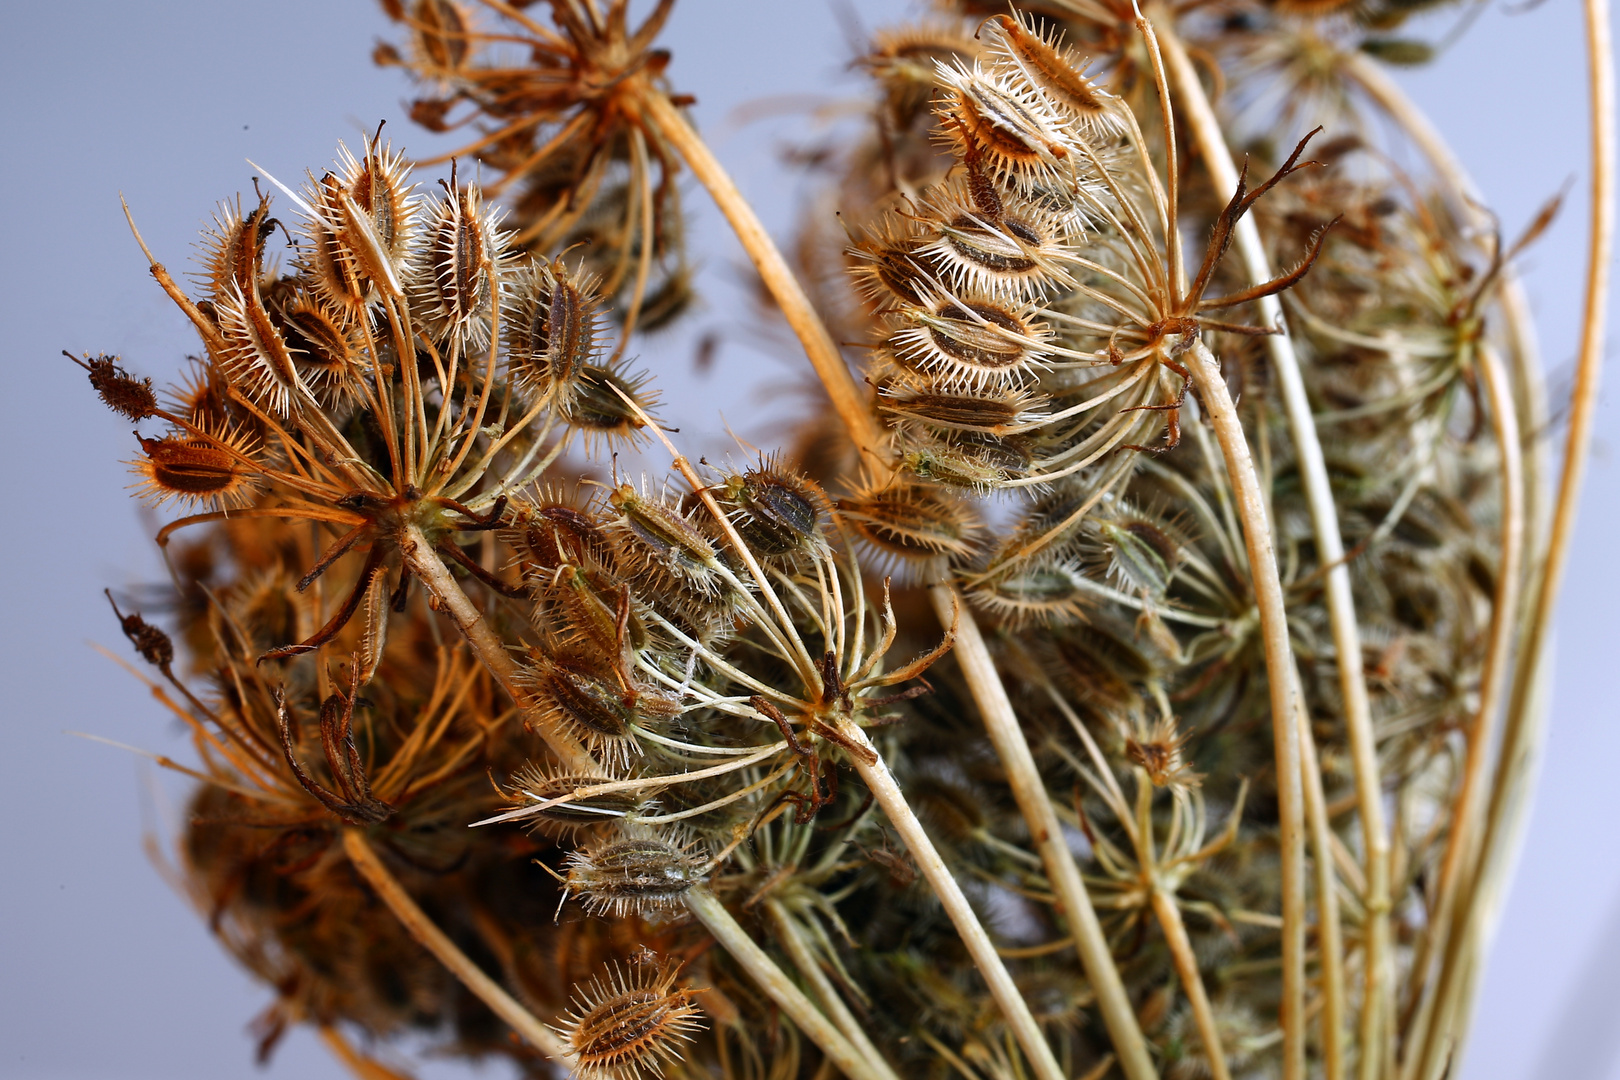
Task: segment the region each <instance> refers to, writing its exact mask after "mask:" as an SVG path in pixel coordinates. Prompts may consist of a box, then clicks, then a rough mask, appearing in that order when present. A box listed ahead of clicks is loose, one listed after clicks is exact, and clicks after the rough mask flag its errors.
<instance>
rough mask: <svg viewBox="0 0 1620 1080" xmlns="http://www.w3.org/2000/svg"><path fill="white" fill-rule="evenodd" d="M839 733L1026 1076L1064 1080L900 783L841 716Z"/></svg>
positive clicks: (860, 732) (863, 735) (1025, 1004)
mask: <svg viewBox="0 0 1620 1080" xmlns="http://www.w3.org/2000/svg"><path fill="white" fill-rule="evenodd" d="M839 734H840V735H842V736H843V737H844V738H845V739H848V740H849V741H850V742H853V743H854V744H855V745H857V746H859V747H861V748H863V749H864V750H866V751H868V752H869V753H870V755H871V756H870V758H868V757H866V756H864V755H861V754H851V755H850V758H851V760H852V762H853V764H854V766H855V770H856V771H857V772H858V773H860V776H861V779H862V780H863V781H865V782H866V788H867V790H868V791H870V792H871V793H872V795H873V798H874V799H875V800H876V801H877V804H878V806H879V807H880V808H881V809H882V810H883V812H884V813H885V814H886V815H888V818H889V823H890V824H891V825H893V826H894V831H895V832H897V833H899V834H900V839H901V840H902V841H903V842H904V843H905V845H906V848H907V849H908V850H909V851H910V852H911V857H912V858H913V859H914V860H915V861H916V863H917V869H919V870H920V871H922V875H923V877H924V878H926V879H927V880H928V884H929V885H931V886H933V889H934V895H936V896H937V897H939V902H940V906H941V907H943V908H944V909H945V914H946V915H947V916H948V917H949V918H950V920H951V923H952V924H953V925H954V926H955V927H956V932H957V934H958V935H960V936H961V938H962V944H963V945H965V946H967V950H968V955H970V956H971V957H972V958H973V963H974V966H975V967H977V968H978V969H979V973H980V974H981V975H983V976H984V981H985V983H986V984H987V986H988V988H989V990H990V996H991V997H992V998H994V999H995V1002H996V1004H997V1005H999V1006H1000V1007H1001V1014H1002V1017H1003V1018H1004V1019H1005V1020H1006V1022H1007V1026H1008V1028H1010V1029H1011V1030H1012V1033H1013V1037H1014V1038H1016V1039H1017V1040H1018V1045H1019V1046H1021V1047H1023V1050H1024V1056H1025V1057H1026V1058H1028V1060H1029V1065H1030V1071H1031V1073H1032V1074H1033V1075H1035V1076H1037V1077H1040V1078H1041V1080H1063V1069H1062V1067H1061V1066H1059V1065H1058V1062H1057V1058H1056V1057H1054V1056H1053V1054H1052V1047H1051V1046H1050V1045H1049V1044H1048V1043H1047V1041H1046V1038H1045V1036H1043V1035H1042V1034H1041V1029H1040V1025H1039V1024H1037V1023H1036V1022H1035V1017H1034V1016H1033V1015H1032V1014H1031V1013H1030V1011H1029V1003H1028V1002H1026V1001H1025V1000H1024V997H1023V995H1022V994H1020V993H1019V992H1018V986H1017V984H1016V983H1014V982H1013V979H1012V976H1011V975H1010V974H1008V972H1007V967H1006V965H1005V964H1003V963H1002V960H1001V955H1000V954H999V953H997V952H996V946H995V943H994V942H992V941H991V940H990V935H989V934H988V933H986V932H985V929H984V926H983V924H981V923H980V922H979V917H978V916H977V915H976V914H974V911H973V907H972V905H971V904H969V903H968V899H967V896H966V894H964V893H963V892H962V886H960V885H958V884H957V882H956V878H954V877H952V876H951V871H950V868H949V867H947V866H946V865H945V860H944V859H943V858H941V857H940V854H939V849H937V848H936V847H934V842H933V841H932V840H930V839H929V838H928V833H927V832H925V831H924V830H923V827H922V822H920V821H918V820H917V815H916V814H915V813H914V812H913V811H912V809H911V804H910V803H908V802H906V796H905V792H903V791H901V790H900V785H899V784H898V783H897V782H896V781H895V779H894V774H893V773H891V772H890V771H889V766H888V765H887V764H886V763H885V762H884V760H883V758H882V756H881V755H880V754H879V753H878V752H877V748H876V747H874V746H873V745H872V742H871V740H870V739H868V738H867V736H866V732H865V731H863V730H861V728H860V727H858V726H857V725H855V724H852V723H850V722H849V721H848V720H847V719H845V718H840V726H839Z"/></svg>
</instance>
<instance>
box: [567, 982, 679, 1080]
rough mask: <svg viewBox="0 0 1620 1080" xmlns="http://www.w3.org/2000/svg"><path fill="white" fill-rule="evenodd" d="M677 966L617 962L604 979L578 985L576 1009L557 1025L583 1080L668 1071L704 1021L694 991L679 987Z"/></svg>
mask: <svg viewBox="0 0 1620 1080" xmlns="http://www.w3.org/2000/svg"><path fill="white" fill-rule="evenodd" d="M677 974H678V969H677V968H675V967H674V966H673V965H671V966H669V967H665V968H663V969H661V970H660V969H658V968H655V967H653V966H651V965H638V969H636V970H634V971H632V973H631V974H630V975H628V976H627V975H626V974H625V973H624V971H623V970H622V969H621V968H620V967H619V966H618V965H617V964H614V965H613V969H612V974H611V975H610V976H609V977H608V982H607V983H606V984H604V983H603V982H602V981H601V979H599V978H593V979H592V980H591V984H590V986H589V987H588V988H586V989H584V990H578V989H576V991H575V995H574V1002H573V1010H572V1011H571V1012H569V1013H568V1014H567V1017H566V1019H565V1021H564V1022H563V1024H562V1026H561V1027H559V1028H558V1029H557V1034H559V1035H561V1036H562V1037H563V1038H564V1039H565V1040H566V1041H567V1043H568V1046H569V1049H570V1050H572V1051H573V1056H574V1075H576V1076H578V1077H579V1078H580V1080H643V1077H645V1076H648V1075H651V1076H653V1077H661V1076H663V1075H664V1068H663V1067H664V1064H665V1062H668V1063H670V1064H676V1063H678V1062H679V1061H680V1048H679V1044H681V1043H684V1042H690V1041H691V1039H692V1034H691V1033H692V1032H693V1031H695V1030H698V1029H699V1028H700V1027H701V1026H702V1025H701V1024H700V1023H699V1020H698V1015H699V1014H698V1010H697V1008H696V1007H695V1006H694V1005H693V1004H692V997H693V991H691V990H677V989H675V979H676V976H677Z"/></svg>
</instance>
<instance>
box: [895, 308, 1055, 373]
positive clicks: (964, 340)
mask: <svg viewBox="0 0 1620 1080" xmlns="http://www.w3.org/2000/svg"><path fill="white" fill-rule="evenodd" d="M897 321H898V322H899V323H900V324H901V326H902V329H899V330H896V331H895V332H894V333H893V334H891V335H890V336H889V340H888V342H887V346H888V352H889V354H890V355H892V357H893V358H894V361H895V363H896V364H898V365H899V366H901V367H903V368H905V369H906V370H908V371H914V372H918V373H921V374H926V375H930V376H932V377H933V378H934V379H936V380H937V383H938V385H939V386H941V387H942V388H945V389H949V390H958V389H962V388H968V389H973V390H980V389H983V388H984V387H987V386H995V387H1017V386H1020V385H1022V384H1023V383H1024V381H1025V380H1026V379H1028V378H1029V377H1030V376H1031V374H1032V373H1033V372H1034V371H1036V370H1037V369H1039V368H1040V367H1041V366H1042V362H1043V356H1042V352H1041V349H1042V347H1043V345H1044V344H1045V342H1046V339H1047V337H1048V336H1049V334H1048V330H1047V327H1046V324H1045V323H1041V322H1036V321H1034V319H1033V316H1032V315H1031V314H1030V313H1029V312H1028V311H1026V310H1024V309H1022V308H1020V307H1017V306H1014V305H1009V304H1004V303H999V302H996V301H993V300H989V299H988V298H987V299H983V300H976V301H958V300H957V299H955V298H954V297H941V298H939V299H936V300H934V301H933V302H932V303H931V304H928V305H925V306H921V307H907V308H904V309H902V310H901V311H900V312H899V314H898V316H897Z"/></svg>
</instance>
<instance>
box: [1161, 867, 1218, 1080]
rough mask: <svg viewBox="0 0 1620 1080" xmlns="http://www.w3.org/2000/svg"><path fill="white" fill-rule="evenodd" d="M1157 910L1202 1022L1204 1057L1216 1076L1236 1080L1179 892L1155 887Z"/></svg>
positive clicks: (1183, 984)
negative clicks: (1189, 935) (1190, 936)
mask: <svg viewBox="0 0 1620 1080" xmlns="http://www.w3.org/2000/svg"><path fill="white" fill-rule="evenodd" d="M1153 914H1154V915H1156V916H1158V919H1159V926H1160V927H1162V928H1163V930H1164V940H1165V943H1166V944H1167V945H1169V946H1170V959H1171V960H1172V961H1173V962H1174V963H1175V965H1176V975H1177V976H1178V977H1179V978H1180V979H1181V988H1182V990H1184V991H1186V994H1187V1001H1188V1003H1189V1004H1190V1005H1192V1011H1193V1022H1194V1023H1196V1024H1197V1025H1198V1037H1199V1038H1200V1039H1202V1040H1203V1043H1204V1059H1205V1060H1206V1061H1208V1062H1209V1071H1210V1073H1211V1074H1212V1075H1213V1077H1214V1080H1232V1070H1231V1069H1230V1068H1228V1067H1227V1064H1226V1050H1225V1049H1224V1048H1223V1047H1222V1046H1221V1033H1220V1030H1219V1029H1218V1028H1217V1027H1216V1026H1215V1010H1214V1009H1212V1008H1210V1004H1209V991H1207V990H1205V989H1204V978H1203V976H1202V975H1200V974H1199V973H1198V957H1196V956H1194V955H1193V947H1192V939H1191V938H1189V937H1188V936H1187V925H1186V924H1185V923H1183V922H1182V921H1181V909H1180V908H1179V907H1177V906H1176V897H1175V894H1174V893H1170V892H1166V891H1165V890H1163V889H1160V888H1155V889H1154V890H1153Z"/></svg>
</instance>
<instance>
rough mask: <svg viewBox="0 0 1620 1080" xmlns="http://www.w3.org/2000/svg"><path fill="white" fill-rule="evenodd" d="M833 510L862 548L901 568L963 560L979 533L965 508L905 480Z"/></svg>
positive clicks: (861, 494)
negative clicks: (861, 541) (895, 561)
mask: <svg viewBox="0 0 1620 1080" xmlns="http://www.w3.org/2000/svg"><path fill="white" fill-rule="evenodd" d="M838 510H839V513H841V514H842V515H843V517H844V519H845V520H846V521H848V522H849V523H850V525H851V526H852V527H854V529H855V531H856V532H857V533H859V534H860V535H861V537H862V538H863V539H864V540H866V542H867V543H869V544H871V545H872V546H873V547H874V548H876V549H877V550H878V551H879V552H882V553H884V554H886V555H889V556H891V557H893V558H896V559H898V560H900V561H901V562H903V563H928V562H933V561H937V560H939V559H942V558H943V559H965V558H967V557H968V556H970V555H972V554H973V552H974V550H975V547H976V545H975V542H974V541H975V539H976V538H977V535H978V533H979V531H980V526H979V523H978V521H977V520H976V519H975V518H974V516H973V511H972V508H971V507H969V506H968V505H967V504H966V503H964V502H962V501H960V500H958V499H952V498H950V497H949V496H947V495H945V494H943V493H941V492H939V491H937V490H934V489H931V488H927V487H924V486H923V485H921V484H917V483H913V482H909V481H905V480H897V481H894V482H891V483H883V484H872V485H868V486H867V487H866V488H865V489H864V490H862V491H858V492H856V493H854V494H853V495H850V496H847V497H845V498H842V499H839V500H838Z"/></svg>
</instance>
